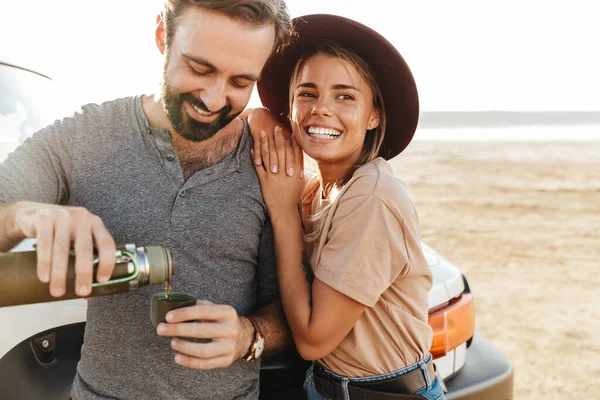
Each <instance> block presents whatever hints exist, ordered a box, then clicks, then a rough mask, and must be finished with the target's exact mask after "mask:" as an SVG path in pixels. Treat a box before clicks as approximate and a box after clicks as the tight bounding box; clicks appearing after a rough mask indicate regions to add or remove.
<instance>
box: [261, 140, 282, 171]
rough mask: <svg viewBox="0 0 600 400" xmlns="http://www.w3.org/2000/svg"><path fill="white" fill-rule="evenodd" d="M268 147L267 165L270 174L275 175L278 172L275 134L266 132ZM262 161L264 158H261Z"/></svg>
mask: <svg viewBox="0 0 600 400" xmlns="http://www.w3.org/2000/svg"><path fill="white" fill-rule="evenodd" d="M267 137H268V147H269V158H268V160H269V163H268V164H266V165H270V169H271V172H272V173H274V174H276V173H277V172H278V171H279V159H278V157H277V146H276V144H275V133H274V132H267ZM263 159H264V156H263Z"/></svg>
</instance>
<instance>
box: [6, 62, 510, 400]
mask: <svg viewBox="0 0 600 400" xmlns="http://www.w3.org/2000/svg"><path fill="white" fill-rule="evenodd" d="M0 93H1V94H2V97H1V98H0V162H2V161H3V160H4V158H5V157H6V155H7V154H8V153H9V152H10V151H12V150H13V149H14V148H15V147H17V146H18V145H19V144H21V143H22V142H23V141H24V140H26V138H27V137H28V136H29V135H31V134H32V133H33V132H35V131H37V130H38V129H40V128H42V127H44V126H46V125H48V124H49V123H51V122H53V120H54V118H58V117H61V116H64V114H57V113H58V108H57V107H56V106H57V104H56V103H58V102H57V97H56V94H57V93H58V90H57V88H55V87H54V85H53V81H52V80H51V79H50V78H48V77H46V76H45V75H43V74H39V73H37V72H35V71H32V70H29V69H26V68H23V67H20V66H16V65H14V64H10V63H8V62H6V61H5V60H4V61H3V60H2V59H0ZM31 249H33V247H32V241H30V240H27V241H24V242H22V243H21V244H20V245H19V246H17V247H16V248H15V249H13V250H12V251H25V250H31ZM423 249H424V251H425V254H426V256H427V261H428V263H429V266H430V268H431V270H432V272H433V277H434V285H433V287H432V289H431V291H430V292H429V309H430V312H429V324H430V325H431V326H432V328H433V332H434V337H433V345H432V348H431V353H432V354H433V356H434V362H435V365H436V367H437V370H438V371H439V374H440V376H441V377H442V378H443V380H444V382H445V386H446V387H447V390H448V392H447V394H446V396H447V398H448V399H489V400H496V399H498V400H505V399H510V398H512V393H513V388H512V385H513V374H512V368H511V366H510V363H509V362H508V361H507V360H506V359H505V358H504V356H503V355H502V354H501V353H499V352H498V351H497V350H496V349H495V348H494V347H493V346H492V345H491V344H490V343H489V342H488V341H487V340H485V338H483V337H482V336H481V335H475V310H474V305H473V295H472V294H471V292H470V289H469V286H468V283H467V280H466V278H465V277H464V275H463V274H462V273H461V271H460V270H459V269H458V268H457V267H455V266H454V265H452V264H451V263H450V262H448V261H447V260H445V259H444V258H442V257H441V256H440V255H439V254H437V253H436V252H435V251H434V250H432V249H431V248H429V247H428V246H426V245H425V244H423ZM1 269H2V266H1V265H0V279H2V271H1ZM0 296H2V293H0ZM86 307H87V302H86V301H85V300H81V299H80V300H68V301H56V302H51V303H44V304H32V305H24V306H14V307H4V308H0V321H2V323H1V325H0V326H1V328H0V397H1V398H2V399H7V400H8V399H19V400H21V399H50V400H51V399H65V398H68V397H69V392H70V388H71V383H72V381H73V378H74V376H75V369H76V365H77V362H78V360H79V358H80V349H81V345H82V343H83V332H84V330H85V319H86ZM307 365H308V363H307V362H306V361H303V360H301V359H300V358H299V357H298V355H297V354H296V353H295V352H290V353H288V354H284V355H280V356H277V357H273V358H265V359H264V360H263V361H262V368H261V399H281V398H285V399H293V398H305V397H304V392H303V390H302V382H303V379H304V372H305V371H306V368H307Z"/></svg>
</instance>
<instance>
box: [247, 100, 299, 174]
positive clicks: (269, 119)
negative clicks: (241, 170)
mask: <svg viewBox="0 0 600 400" xmlns="http://www.w3.org/2000/svg"><path fill="white" fill-rule="evenodd" d="M240 116H241V117H242V118H245V119H246V120H247V121H248V125H249V126H250V134H251V135H252V138H253V139H254V157H253V159H254V164H256V165H261V164H262V163H263V158H262V155H261V150H260V132H261V131H265V132H271V133H273V132H274V130H275V128H276V127H281V130H282V133H283V138H284V140H291V136H292V135H291V132H290V131H289V130H288V129H287V128H286V127H285V126H282V124H281V122H280V121H278V120H277V118H275V116H274V115H273V114H272V113H271V112H270V111H269V110H267V109H266V108H251V109H246V110H244V112H243V113H242V114H241V115H240ZM269 161H270V164H269V169H270V170H273V169H275V171H276V172H275V173H277V171H280V170H281V168H280V166H279V160H278V158H277V154H276V153H274V154H273V155H272V156H271V158H270V160H269ZM295 162H296V159H295V154H293V153H292V154H289V155H288V157H286V161H285V163H284V164H283V165H285V171H286V174H287V175H288V176H292V175H293V174H294V172H292V170H291V169H290V168H292V167H293V165H294V163H295ZM302 174H304V171H302Z"/></svg>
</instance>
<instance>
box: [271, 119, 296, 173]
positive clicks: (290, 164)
mask: <svg viewBox="0 0 600 400" xmlns="http://www.w3.org/2000/svg"><path fill="white" fill-rule="evenodd" d="M275 129H278V128H275ZM279 129H280V132H281V136H282V137H283V138H284V140H283V142H284V144H285V171H286V173H287V175H288V176H294V173H295V172H296V171H298V166H297V165H296V164H297V161H296V160H297V158H296V154H295V151H294V145H293V143H292V139H291V136H290V137H289V138H286V137H285V136H284V134H283V131H282V130H281V128H279Z"/></svg>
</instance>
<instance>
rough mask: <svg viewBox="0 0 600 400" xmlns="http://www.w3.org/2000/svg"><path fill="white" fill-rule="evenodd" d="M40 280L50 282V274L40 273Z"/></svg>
mask: <svg viewBox="0 0 600 400" xmlns="http://www.w3.org/2000/svg"><path fill="white" fill-rule="evenodd" d="M40 281H42V282H44V283H48V282H50V274H49V273H47V272H45V273H43V274H42V275H40Z"/></svg>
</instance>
